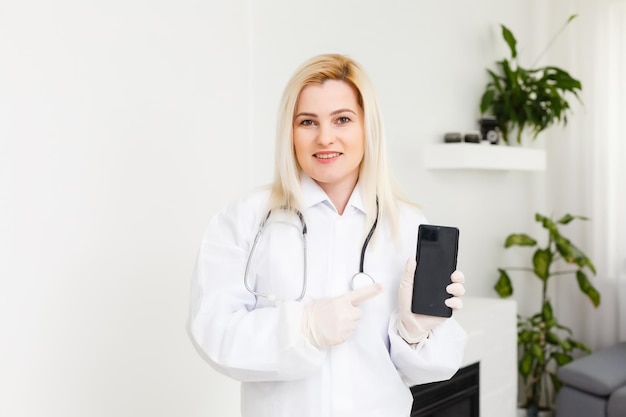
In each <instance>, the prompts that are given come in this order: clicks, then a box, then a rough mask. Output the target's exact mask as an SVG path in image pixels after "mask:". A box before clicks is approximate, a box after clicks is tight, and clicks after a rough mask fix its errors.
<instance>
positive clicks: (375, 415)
mask: <svg viewBox="0 0 626 417" xmlns="http://www.w3.org/2000/svg"><path fill="white" fill-rule="evenodd" d="M302 191H303V200H304V201H303V205H304V207H303V209H302V214H303V217H304V219H305V221H306V227H307V237H306V240H307V254H306V260H307V274H306V275H307V279H306V281H307V282H306V295H305V298H304V299H303V300H302V301H301V302H298V301H293V300H294V299H295V298H297V296H298V294H299V293H300V292H301V289H302V285H303V275H304V274H303V263H302V261H303V251H302V239H301V231H302V227H301V224H300V221H299V220H298V218H297V216H296V215H295V214H294V213H287V212H286V211H285V210H278V211H276V212H275V213H273V214H272V216H271V217H270V218H271V220H270V222H269V223H270V225H269V226H266V229H265V231H264V233H263V237H262V238H261V239H260V241H259V244H258V245H257V248H256V249H255V255H254V256H253V259H252V261H251V265H250V273H249V274H248V278H249V279H248V282H249V284H250V285H251V286H252V287H253V289H254V290H255V291H260V292H263V293H267V294H272V295H274V296H276V297H277V298H278V299H280V300H281V301H283V302H281V303H280V304H279V305H278V306H276V305H275V304H274V303H272V302H270V301H269V300H267V299H265V298H263V297H255V296H254V295H253V294H252V293H250V292H249V291H247V290H246V288H245V286H244V272H245V268H246V262H247V260H248V255H249V252H250V248H251V246H252V242H253V241H254V238H255V236H256V235H257V232H258V229H259V224H260V223H261V221H262V220H263V218H265V216H266V215H267V203H268V197H269V191H267V190H264V191H258V192H255V193H253V194H252V195H251V196H249V197H247V198H245V199H243V200H241V201H238V202H236V203H234V204H232V205H230V206H228V207H226V208H224V209H223V210H222V211H220V212H219V213H218V214H217V215H216V216H215V217H214V218H213V219H212V220H211V223H210V225H209V227H208V229H207V231H206V232H205V234H204V237H203V240H202V245H201V248H200V251H199V254H198V261H197V265H196V269H195V272H194V276H193V281H192V298H191V311H190V322H189V326H190V333H191V336H192V339H193V341H194V342H195V344H196V346H197V347H198V349H199V351H200V352H201V353H202V355H203V357H204V358H205V360H207V362H209V363H210V364H211V365H212V366H213V367H214V368H215V369H217V370H218V371H219V372H221V373H223V374H225V375H228V376H230V377H232V378H235V379H237V380H240V381H241V382H242V390H241V400H242V416H243V417H252V416H254V417H293V416H304V417H308V416H310V417H344V416H345V417H348V416H354V417H357V416H358V417H383V416H384V417H407V416H409V414H410V411H411V405H412V396H411V393H410V390H409V388H408V387H409V386H412V385H416V384H421V383H427V382H433V381H438V380H443V379H448V378H450V377H451V376H452V375H453V374H454V373H455V372H456V370H457V369H458V368H459V366H460V365H461V361H462V357H463V350H464V346H465V339H466V336H465V332H464V331H463V330H462V329H461V328H460V326H459V325H458V324H457V323H456V321H455V320H454V319H453V318H451V319H448V320H447V321H445V322H444V323H443V324H441V325H440V326H438V327H436V328H435V329H433V331H432V333H431V335H430V336H429V338H428V339H427V340H426V341H424V342H422V343H420V344H419V345H418V346H417V347H415V346H413V347H411V346H410V345H408V344H407V343H406V342H405V341H404V340H403V339H402V338H401V337H400V336H399V335H398V333H397V328H396V309H397V303H398V302H397V300H398V286H399V282H400V279H401V277H402V271H403V270H404V267H405V264H406V261H407V259H408V258H409V257H414V256H415V250H416V245H417V228H418V226H419V224H421V223H425V222H426V220H425V218H424V217H423V215H422V213H421V212H420V211H419V210H418V209H417V208H415V207H413V206H410V205H408V204H400V212H399V225H400V231H399V232H400V236H399V240H393V239H392V234H391V230H390V226H389V224H388V222H387V221H385V219H380V220H379V222H378V226H377V228H376V230H375V235H376V239H374V240H372V241H371V242H370V244H369V246H368V247H367V250H366V255H365V262H364V271H365V272H366V273H368V274H370V275H371V276H372V277H373V278H374V279H375V280H376V281H377V282H379V283H381V284H382V285H383V287H384V289H385V291H384V292H383V293H382V294H380V295H378V296H376V297H375V298H372V299H370V300H368V301H365V302H363V303H362V304H361V305H360V307H361V310H362V311H363V316H362V318H361V319H360V320H359V323H358V326H357V328H356V329H355V330H354V332H353V333H352V335H351V337H350V338H349V339H348V341H346V342H345V343H343V344H340V345H337V346H334V347H331V348H329V349H322V350H320V349H317V348H316V347H314V346H313V345H311V344H310V343H309V342H308V341H307V340H306V338H305V337H304V335H303V333H302V331H301V323H300V318H301V312H302V306H303V305H304V304H306V303H307V302H310V301H311V300H312V299H318V298H322V297H333V296H338V295H341V294H344V293H346V292H348V291H350V281H351V278H352V276H353V275H354V273H356V272H358V269H359V262H360V257H361V249H362V246H363V241H364V239H365V236H366V234H367V232H368V231H369V228H368V227H367V225H366V224H365V222H366V213H365V212H364V210H365V209H364V204H363V202H362V200H361V194H360V192H359V187H358V186H357V187H356V188H355V190H354V192H353V194H352V196H351V198H350V200H349V202H348V204H347V206H346V209H345V210H344V213H343V214H342V215H339V214H338V212H337V211H336V209H335V208H334V206H333V204H332V203H331V202H330V200H329V199H328V197H327V196H326V194H325V193H324V191H323V190H322V189H321V188H320V187H319V186H318V185H317V184H316V183H315V182H314V181H313V180H311V179H310V178H309V177H307V176H304V175H303V179H302Z"/></svg>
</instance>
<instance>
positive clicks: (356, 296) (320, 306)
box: [302, 284, 383, 349]
mask: <svg viewBox="0 0 626 417" xmlns="http://www.w3.org/2000/svg"><path fill="white" fill-rule="evenodd" d="M382 291H383V287H382V285H380V284H372V285H368V286H365V287H362V288H358V289H356V290H354V291H350V292H348V293H346V294H344V295H341V296H339V297H334V298H322V299H321V300H315V301H312V302H310V303H309V304H307V305H305V306H304V308H303V311H302V332H303V333H304V335H305V336H306V337H307V339H308V340H309V341H310V342H311V344H313V345H314V346H317V347H318V348H320V349H325V348H328V347H330V346H334V345H338V344H340V343H343V342H345V341H346V340H348V338H349V337H350V335H351V334H352V331H353V330H354V328H355V327H356V325H357V322H358V321H359V319H360V318H361V315H362V314H363V313H362V312H361V309H360V308H359V304H361V303H362V302H363V301H366V300H369V299H370V298H372V297H375V296H377V295H378V294H380V293H381V292H382Z"/></svg>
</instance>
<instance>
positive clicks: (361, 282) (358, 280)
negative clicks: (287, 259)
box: [243, 199, 379, 304]
mask: <svg viewBox="0 0 626 417" xmlns="http://www.w3.org/2000/svg"><path fill="white" fill-rule="evenodd" d="M280 210H287V207H286V206H282V207H280ZM273 211H274V209H270V210H268V212H267V215H266V216H265V218H264V219H263V221H261V224H260V225H259V230H258V232H257V234H256V236H255V237H254V241H253V242H252V247H251V248H250V253H249V254H248V260H247V261H246V269H245V271H244V275H243V284H244V285H245V287H246V289H247V290H248V291H249V292H250V293H251V294H253V295H255V296H256V297H263V298H266V299H268V300H270V301H272V302H273V303H275V304H279V303H280V302H281V301H280V300H278V299H277V298H276V295H274V294H266V293H263V292H260V291H256V290H255V289H254V288H252V287H251V286H250V284H249V282H248V275H249V273H248V272H249V269H250V263H251V261H252V258H253V257H254V252H255V250H256V247H257V244H258V243H259V240H260V239H261V236H262V235H263V231H264V230H265V225H266V223H267V221H268V220H269V218H270V216H271V215H272V212H273ZM293 211H294V212H295V213H296V215H297V216H298V219H299V220H300V225H301V227H302V232H301V236H302V255H303V259H304V262H303V267H302V290H301V291H300V295H299V296H298V298H296V301H302V299H303V298H304V295H305V294H306V287H307V284H308V277H307V262H306V258H307V245H306V234H307V225H306V222H305V221H304V216H303V215H302V212H300V210H298V209H293ZM378 211H379V210H378V199H376V218H375V219H374V223H372V227H371V228H370V231H369V233H368V234H367V237H366V238H365V241H364V242H363V246H362V247H361V261H360V263H359V272H357V273H356V274H354V275H353V276H352V279H351V280H350V287H351V288H352V289H353V290H355V289H357V288H361V287H364V286H366V285H370V284H374V283H376V281H375V280H374V278H372V276H371V275H369V274H367V273H365V272H364V271H363V267H364V265H365V252H366V251H367V246H368V245H369V243H370V239H371V238H372V235H373V234H374V231H375V230H376V226H377V224H378Z"/></svg>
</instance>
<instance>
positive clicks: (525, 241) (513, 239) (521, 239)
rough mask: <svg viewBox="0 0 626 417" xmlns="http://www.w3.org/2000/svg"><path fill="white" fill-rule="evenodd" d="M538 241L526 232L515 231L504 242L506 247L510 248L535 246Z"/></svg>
mask: <svg viewBox="0 0 626 417" xmlns="http://www.w3.org/2000/svg"><path fill="white" fill-rule="evenodd" d="M536 244H537V241H536V240H535V239H533V238H532V237H530V236H528V235H527V234H524V233H514V234H511V235H509V236H508V237H507V238H506V241H505V242H504V247H505V248H510V247H511V246H514V245H515V246H535V245H536Z"/></svg>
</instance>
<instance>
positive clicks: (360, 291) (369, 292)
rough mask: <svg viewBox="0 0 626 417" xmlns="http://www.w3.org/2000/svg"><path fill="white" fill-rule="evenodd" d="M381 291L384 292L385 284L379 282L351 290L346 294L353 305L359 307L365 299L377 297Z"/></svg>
mask: <svg viewBox="0 0 626 417" xmlns="http://www.w3.org/2000/svg"><path fill="white" fill-rule="evenodd" d="M381 292H383V286H382V285H381V284H379V283H376V284H371V285H367V286H365V287H361V288H357V289H356V290H353V291H350V292H349V293H347V294H346V297H347V298H348V301H350V303H352V305H353V306H355V307H357V306H358V305H359V304H361V303H362V302H363V301H366V300H369V299H370V298H373V297H376V296H377V295H378V294H380V293H381Z"/></svg>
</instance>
